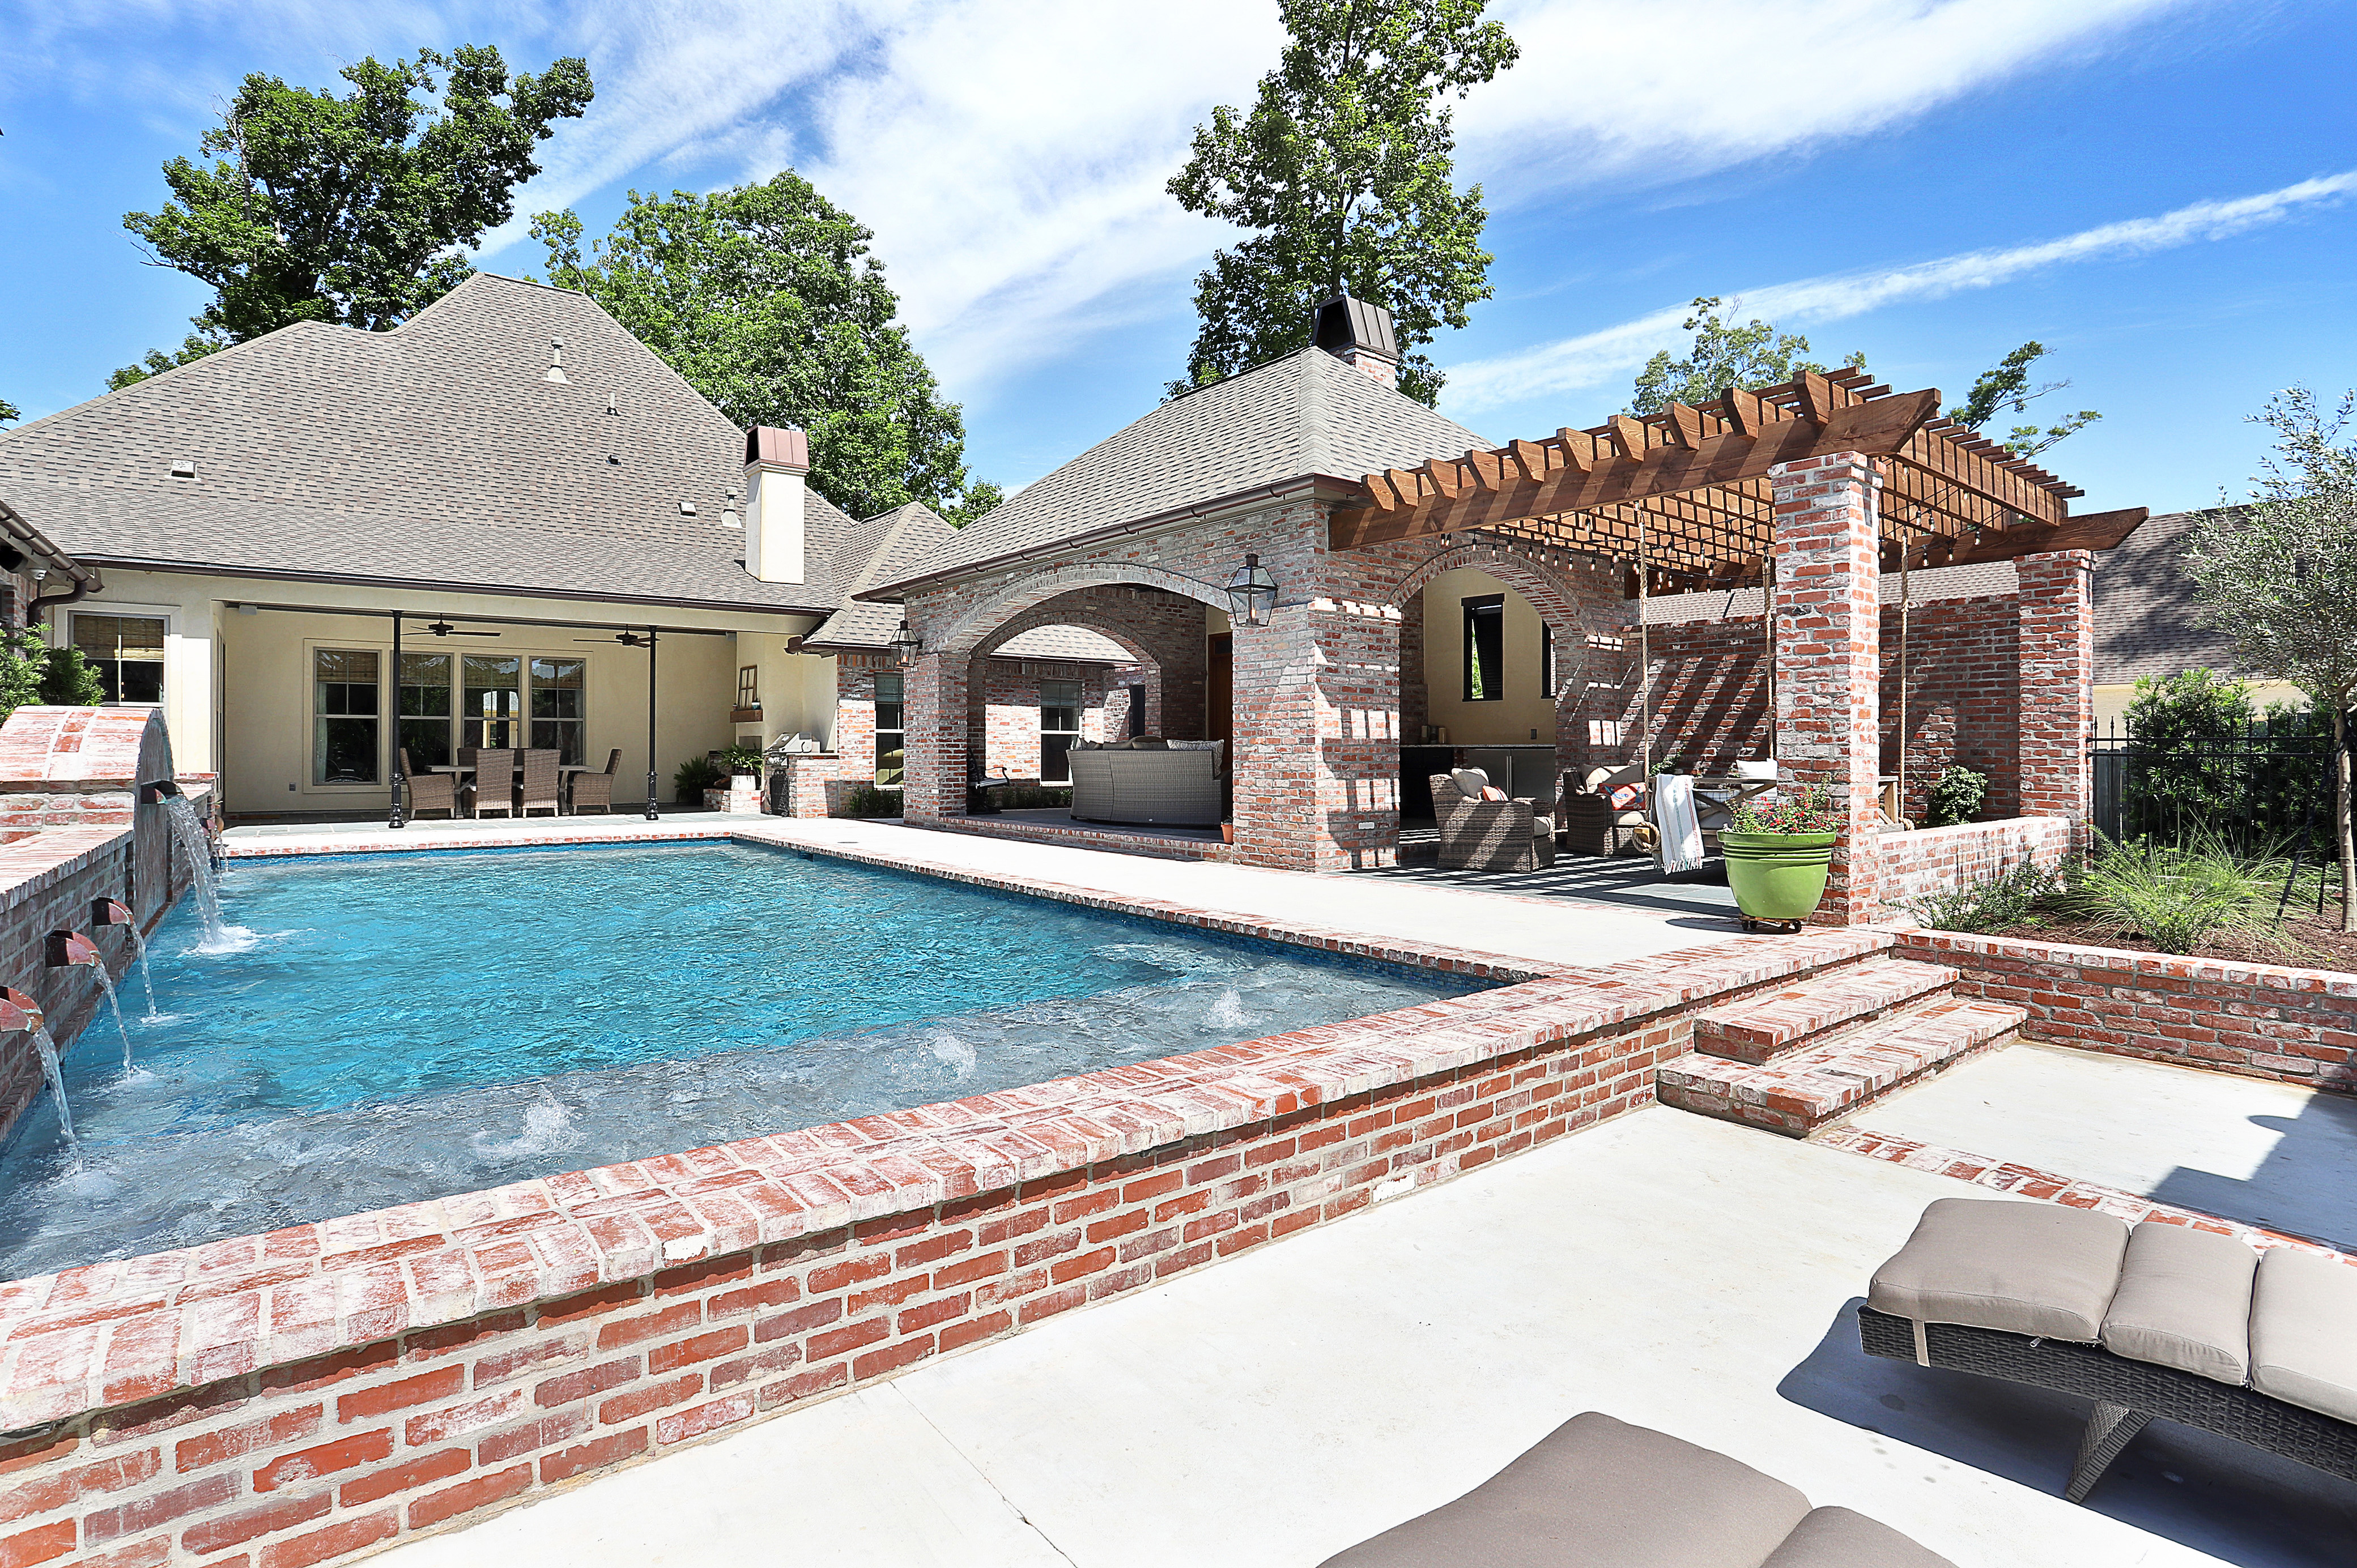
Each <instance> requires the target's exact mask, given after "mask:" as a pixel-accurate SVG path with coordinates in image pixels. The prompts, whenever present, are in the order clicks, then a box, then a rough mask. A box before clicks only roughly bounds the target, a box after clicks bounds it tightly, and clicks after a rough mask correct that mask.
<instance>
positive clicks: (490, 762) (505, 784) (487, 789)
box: [474, 746, 516, 817]
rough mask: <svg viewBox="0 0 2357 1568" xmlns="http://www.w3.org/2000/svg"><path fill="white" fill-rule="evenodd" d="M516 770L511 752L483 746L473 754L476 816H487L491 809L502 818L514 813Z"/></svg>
mask: <svg viewBox="0 0 2357 1568" xmlns="http://www.w3.org/2000/svg"><path fill="white" fill-rule="evenodd" d="M515 773H516V754H515V753H514V752H513V751H509V750H500V751H493V750H491V749H490V747H488V746H486V747H484V748H483V749H482V750H480V751H478V752H476V753H475V783H474V791H475V815H476V816H478V817H482V816H488V815H489V814H490V813H491V812H493V811H497V812H498V813H499V814H500V815H501V816H503V817H512V816H514V815H515V812H516V805H515Z"/></svg>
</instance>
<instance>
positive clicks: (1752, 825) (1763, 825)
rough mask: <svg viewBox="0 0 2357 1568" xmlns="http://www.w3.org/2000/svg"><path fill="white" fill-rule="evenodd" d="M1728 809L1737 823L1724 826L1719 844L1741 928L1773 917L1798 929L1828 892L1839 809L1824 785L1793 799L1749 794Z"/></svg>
mask: <svg viewBox="0 0 2357 1568" xmlns="http://www.w3.org/2000/svg"><path fill="white" fill-rule="evenodd" d="M1730 814H1731V816H1732V818H1733V825H1732V826H1730V827H1727V828H1724V829H1722V830H1720V832H1719V835H1718V847H1719V851H1720V853H1722V854H1725V855H1726V856H1727V886H1728V887H1729V888H1730V889H1732V890H1733V892H1734V894H1735V907H1736V908H1738V909H1740V910H1742V911H1743V929H1745V930H1747V931H1749V930H1757V929H1759V928H1760V926H1762V925H1764V924H1769V923H1774V924H1777V925H1781V926H1784V927H1787V928H1789V929H1792V930H1799V929H1801V923H1802V922H1803V921H1804V920H1806V919H1807V918H1809V916H1810V915H1811V914H1813V912H1814V911H1815V909H1816V908H1817V903H1818V901H1819V900H1820V899H1822V898H1824V896H1825V877H1826V875H1828V873H1829V872H1830V871H1831V869H1832V866H1833V858H1834V841H1835V839H1837V838H1839V837H1840V836H1841V825H1842V819H1841V815H1840V813H1839V812H1837V811H1835V810H1834V808H1833V803H1832V800H1831V798H1830V796H1829V795H1828V794H1827V793H1826V790H1825V787H1824V785H1822V784H1815V785H1812V786H1810V787H1809V788H1808V789H1803V791H1801V794H1800V797H1799V799H1797V800H1789V801H1770V802H1768V803H1766V804H1755V803H1753V802H1751V801H1748V800H1747V801H1745V802H1743V803H1742V804H1740V805H1738V806H1737V807H1736V808H1735V810H1734V811H1733V812H1732V813H1730Z"/></svg>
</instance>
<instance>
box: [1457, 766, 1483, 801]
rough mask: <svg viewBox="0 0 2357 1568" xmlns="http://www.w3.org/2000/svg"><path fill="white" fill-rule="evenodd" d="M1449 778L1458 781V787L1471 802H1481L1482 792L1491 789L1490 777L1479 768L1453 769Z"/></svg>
mask: <svg viewBox="0 0 2357 1568" xmlns="http://www.w3.org/2000/svg"><path fill="white" fill-rule="evenodd" d="M1448 776H1449V777H1450V778H1451V779H1456V780H1457V787H1458V789H1461V790H1463V791H1464V792H1465V798H1466V799H1467V800H1480V798H1481V791H1482V790H1484V789H1488V788H1489V787H1490V776H1489V775H1488V774H1486V773H1484V772H1482V771H1481V770H1480V768H1451V769H1449V773H1448Z"/></svg>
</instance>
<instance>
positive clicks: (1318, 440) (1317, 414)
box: [1294, 344, 1341, 474]
mask: <svg viewBox="0 0 2357 1568" xmlns="http://www.w3.org/2000/svg"><path fill="white" fill-rule="evenodd" d="M1303 354H1324V355H1325V357H1326V358H1327V359H1329V360H1332V359H1333V358H1334V356H1333V355H1331V354H1327V353H1326V350H1324V349H1320V348H1318V346H1317V345H1316V344H1312V345H1310V346H1309V347H1308V348H1307V349H1303V350H1301V354H1297V355H1295V356H1294V359H1295V360H1297V361H1299V360H1301V357H1302V355H1303ZM1334 362H1335V363H1336V364H1338V365H1339V364H1340V363H1341V361H1340V360H1335V361H1334ZM1325 371H1326V368H1325V367H1324V366H1323V365H1309V366H1307V367H1306V368H1305V369H1304V371H1303V372H1302V376H1301V389H1300V391H1299V392H1297V393H1296V394H1295V406H1296V407H1297V409H1298V410H1299V412H1300V418H1301V467H1302V471H1303V472H1305V473H1310V474H1322V473H1324V472H1326V471H1327V469H1328V468H1329V467H1331V466H1332V462H1331V459H1332V457H1333V456H1334V451H1333V443H1332V442H1330V441H1329V440H1327V438H1326V417H1327V416H1326V374H1325Z"/></svg>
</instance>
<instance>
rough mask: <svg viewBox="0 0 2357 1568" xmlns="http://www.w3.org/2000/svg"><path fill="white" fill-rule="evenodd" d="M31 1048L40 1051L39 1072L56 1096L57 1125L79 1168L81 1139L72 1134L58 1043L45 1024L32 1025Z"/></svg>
mask: <svg viewBox="0 0 2357 1568" xmlns="http://www.w3.org/2000/svg"><path fill="white" fill-rule="evenodd" d="M33 1048H34V1049H35V1050H37V1051H38V1052H39V1053H40V1056H41V1072H42V1074H43V1075H44V1076H45V1077H47V1078H48V1080H49V1092H50V1093H51V1094H54V1095H56V1096H57V1098H58V1125H59V1127H61V1128H63V1129H64V1130H65V1134H66V1147H67V1148H68V1149H69V1150H70V1151H71V1152H72V1155H73V1168H74V1169H76V1170H80V1169H81V1139H80V1138H77V1137H75V1136H74V1124H73V1112H71V1111H70V1110H68V1109H67V1108H66V1075H65V1072H64V1069H61V1068H59V1066H58V1043H57V1042H56V1041H55V1040H53V1039H51V1038H49V1026H48V1025H47V1024H36V1025H34V1026H33Z"/></svg>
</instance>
